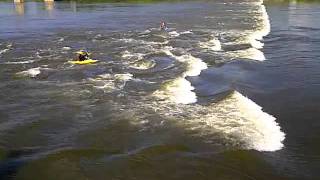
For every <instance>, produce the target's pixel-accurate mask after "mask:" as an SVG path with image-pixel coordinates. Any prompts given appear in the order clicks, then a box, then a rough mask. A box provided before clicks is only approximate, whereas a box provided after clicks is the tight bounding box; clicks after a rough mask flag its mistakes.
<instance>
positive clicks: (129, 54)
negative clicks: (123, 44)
mask: <svg viewBox="0 0 320 180" xmlns="http://www.w3.org/2000/svg"><path fill="white" fill-rule="evenodd" d="M143 56H144V54H142V53H132V52H129V51H128V50H125V51H124V52H122V58H125V59H131V58H136V59H137V60H140V59H142V58H143Z"/></svg>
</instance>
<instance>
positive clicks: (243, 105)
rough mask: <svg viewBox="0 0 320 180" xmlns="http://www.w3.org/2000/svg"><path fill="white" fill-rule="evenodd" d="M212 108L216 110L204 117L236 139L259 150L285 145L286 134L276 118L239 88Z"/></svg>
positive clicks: (226, 134) (279, 147) (268, 149)
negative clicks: (244, 94)
mask: <svg viewBox="0 0 320 180" xmlns="http://www.w3.org/2000/svg"><path fill="white" fill-rule="evenodd" d="M211 108H213V112H214V113H213V114H208V115H207V116H205V117H203V118H201V119H202V120H201V121H202V122H203V123H205V124H206V125H208V126H210V127H213V128H214V129H216V130H218V131H221V133H223V134H224V136H226V137H227V138H230V139H231V140H233V141H235V143H238V142H243V143H244V144H243V145H244V147H245V148H247V149H255V150H258V151H275V150H279V149H281V148H282V147H283V144H282V141H283V140H284V137H285V134H284V133H283V132H282V131H281V129H280V126H279V125H278V123H276V121H275V120H276V119H275V118H274V117H273V116H271V115H269V114H267V113H265V112H263V111H262V108H261V107H260V106H259V105H257V104H256V103H254V102H253V101H252V100H250V99H248V98H247V97H245V96H243V95H242V94H240V93H239V92H234V93H233V94H232V95H231V96H230V97H228V98H227V99H225V100H223V101H221V102H219V103H217V104H214V106H212V107H211ZM241 146H242V145H241Z"/></svg>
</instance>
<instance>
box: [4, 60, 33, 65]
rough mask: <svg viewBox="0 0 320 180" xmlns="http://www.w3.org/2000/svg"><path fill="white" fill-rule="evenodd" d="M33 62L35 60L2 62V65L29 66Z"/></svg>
mask: <svg viewBox="0 0 320 180" xmlns="http://www.w3.org/2000/svg"><path fill="white" fill-rule="evenodd" d="M33 62H35V60H27V61H11V62H10V61H8V62H4V63H3V64H30V63H33Z"/></svg>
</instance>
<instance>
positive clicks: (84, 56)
mask: <svg viewBox="0 0 320 180" xmlns="http://www.w3.org/2000/svg"><path fill="white" fill-rule="evenodd" d="M76 54H77V56H76V61H85V60H88V59H90V58H89V55H90V53H88V52H87V51H85V50H80V51H77V52H76Z"/></svg>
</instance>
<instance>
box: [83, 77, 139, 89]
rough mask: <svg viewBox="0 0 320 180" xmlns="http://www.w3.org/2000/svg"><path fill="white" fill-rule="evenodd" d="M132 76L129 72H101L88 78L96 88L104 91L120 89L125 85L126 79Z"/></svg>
mask: <svg viewBox="0 0 320 180" xmlns="http://www.w3.org/2000/svg"><path fill="white" fill-rule="evenodd" d="M132 77H133V75H132V74H130V73H125V74H101V75H99V76H98V77H97V78H89V79H88V80H89V81H90V82H91V83H93V86H94V87H95V88H97V89H103V90H104V91H105V92H112V91H115V90H121V89H123V88H124V86H125V85H126V83H127V81H129V80H131V79H132Z"/></svg>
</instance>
